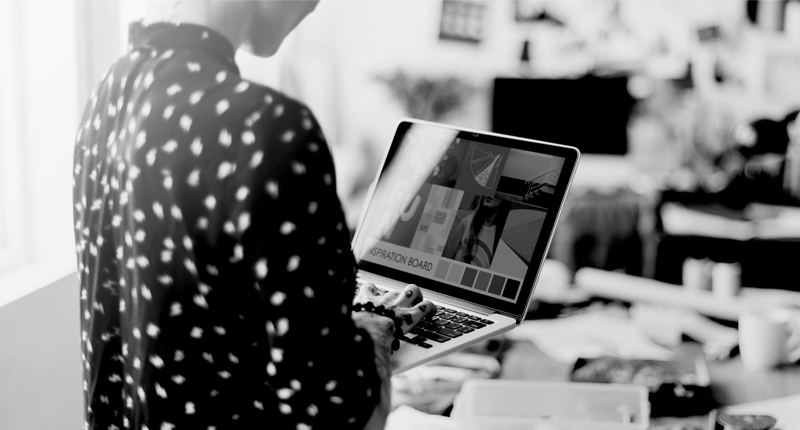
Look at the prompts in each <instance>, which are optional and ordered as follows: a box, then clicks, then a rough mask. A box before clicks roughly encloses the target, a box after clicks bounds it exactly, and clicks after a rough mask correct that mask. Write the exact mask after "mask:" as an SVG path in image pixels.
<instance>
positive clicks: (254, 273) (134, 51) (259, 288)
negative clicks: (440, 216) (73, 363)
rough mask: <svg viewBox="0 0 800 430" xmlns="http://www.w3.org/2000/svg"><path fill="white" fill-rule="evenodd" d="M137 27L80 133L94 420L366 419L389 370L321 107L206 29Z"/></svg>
mask: <svg viewBox="0 0 800 430" xmlns="http://www.w3.org/2000/svg"><path fill="white" fill-rule="evenodd" d="M131 30H132V36H131V40H132V41H133V47H132V48H131V50H130V51H129V52H128V53H127V54H126V55H124V56H123V57H121V58H120V60H119V61H118V62H117V63H116V64H115V65H113V66H112V68H111V70H112V72H109V73H107V74H106V76H105V77H104V78H103V81H102V82H101V83H100V85H98V87H97V90H96V91H95V92H94V93H93V95H92V100H91V103H89V104H87V107H86V111H85V112H84V116H83V119H82V121H81V127H80V128H79V129H78V132H77V138H76V147H75V166H74V170H73V172H74V195H73V204H74V214H75V239H76V242H75V243H76V254H77V258H78V269H79V272H78V274H79V276H78V278H79V282H80V291H81V293H80V305H81V333H82V334H81V345H82V352H83V354H82V358H83V365H84V366H83V367H84V373H83V376H84V381H83V387H84V399H85V405H86V411H85V419H86V423H87V425H86V427H87V428H91V429H103V430H105V429H112V428H115V429H119V430H122V429H126V428H130V429H161V430H164V429H181V428H207V429H223V428H226V429H227V428H263V427H266V428H273V427H276V428H298V429H311V428H337V429H340V428H342V429H345V428H363V426H364V424H365V423H366V421H367V419H368V418H369V416H370V415H371V413H372V410H373V408H374V406H375V405H376V403H377V401H378V399H377V398H373V397H372V396H371V395H370V393H372V392H378V391H376V390H379V389H380V380H379V378H378V376H377V373H376V371H375V365H374V356H373V349H372V348H373V346H372V343H371V342H370V341H367V340H369V339H370V338H369V335H368V334H367V333H366V332H364V331H363V330H361V329H357V328H356V327H355V326H354V325H353V321H352V320H351V319H350V317H349V309H350V302H351V300H352V291H353V288H354V285H355V278H354V273H355V270H354V269H355V261H354V259H353V256H352V254H351V253H349V252H341V250H342V249H349V234H348V232H347V229H345V228H343V223H344V215H343V213H342V211H341V206H340V204H339V201H338V199H337V197H336V194H335V186H334V185H335V184H334V175H333V171H334V169H333V163H332V160H331V156H330V153H329V152H328V148H327V145H326V144H325V141H324V138H323V136H322V133H321V132H320V130H319V127H318V125H317V122H316V121H315V120H314V118H313V116H311V115H310V113H309V112H308V111H307V109H306V108H305V107H304V106H302V105H301V104H300V103H298V102H296V101H294V100H292V99H290V98H288V97H286V96H284V95H282V94H280V93H278V92H275V91H273V90H271V89H269V88H266V87H263V86H260V85H257V84H254V83H251V82H248V81H246V80H243V79H242V78H241V77H240V75H239V71H238V69H237V67H236V65H235V64H234V62H233V53H234V50H233V48H232V47H231V45H230V43H229V42H227V40H226V39H224V37H222V36H221V35H219V34H218V33H216V32H214V31H213V30H211V29H208V28H205V27H201V26H196V25H191V24H181V25H175V24H168V23H155V24H151V25H149V26H146V27H144V26H142V25H141V24H135V25H133V26H132V27H131ZM337 250H339V252H337ZM342 309H344V310H345V312H344V313H342ZM355 339H362V341H360V342H356V341H355ZM309 346H313V347H311V348H310V347H309ZM332 382H333V383H332Z"/></svg>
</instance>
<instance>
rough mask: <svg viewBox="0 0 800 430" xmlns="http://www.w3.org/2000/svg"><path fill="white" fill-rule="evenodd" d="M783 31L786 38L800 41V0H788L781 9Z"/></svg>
mask: <svg viewBox="0 0 800 430" xmlns="http://www.w3.org/2000/svg"><path fill="white" fill-rule="evenodd" d="M783 31H784V32H785V33H786V38H787V39H789V40H792V41H795V42H800V0H790V1H789V2H787V3H786V6H785V9H784V10H783Z"/></svg>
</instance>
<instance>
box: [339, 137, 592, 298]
mask: <svg viewBox="0 0 800 430" xmlns="http://www.w3.org/2000/svg"><path fill="white" fill-rule="evenodd" d="M576 158H577V151H575V150H574V149H572V148H567V147H561V146H557V145H549V144H542V143H536V142H530V141H526V140H517V139H512V138H504V137H499V136H496V135H487V134H482V133H472V132H466V131H460V130H456V129H450V128H447V127H441V126H436V125H433V124H427V123H412V122H403V123H401V124H400V126H399V127H398V131H397V134H396V135H395V140H394V142H393V144H392V147H391V149H390V151H389V154H388V155H387V159H386V161H385V163H384V166H383V170H382V172H381V174H380V176H379V180H378V182H377V183H376V184H375V188H374V190H373V193H372V197H371V199H370V201H369V206H368V207H367V209H366V212H365V214H364V218H363V219H362V221H361V223H360V225H359V231H358V234H357V235H356V239H355V242H354V253H355V255H356V258H357V259H358V260H359V266H360V269H362V270H366V271H368V272H372V273H376V274H378V275H381V276H386V277H389V278H392V279H396V280H398V281H401V282H406V283H414V284H417V285H419V286H423V287H425V288H429V289H432V290H435V291H437V292H441V293H444V294H448V295H451V296H454V297H457V298H459V299H462V300H467V301H470V302H473V303H477V304H480V305H482V306H488V307H492V308H495V309H498V310H504V311H507V312H509V313H512V314H521V313H522V311H523V310H524V308H525V305H526V304H527V301H528V298H529V296H530V292H531V289H532V288H533V282H534V280H535V278H536V276H537V274H538V271H539V268H540V265H541V263H542V260H543V258H544V252H545V248H546V247H547V244H548V243H549V239H550V234H551V232H552V228H553V224H554V223H555V218H556V216H557V213H558V211H559V210H560V207H561V204H562V202H563V198H564V194H565V192H566V188H567V185H568V182H569V180H570V177H571V176H572V171H573V170H574V165H575V162H576Z"/></svg>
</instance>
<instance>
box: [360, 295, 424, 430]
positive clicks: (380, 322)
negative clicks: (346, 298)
mask: <svg viewBox="0 0 800 430" xmlns="http://www.w3.org/2000/svg"><path fill="white" fill-rule="evenodd" d="M353 303H372V304H373V305H375V306H380V305H383V306H384V307H385V308H386V309H387V310H393V311H394V313H395V316H397V317H399V318H400V320H401V321H403V327H402V329H403V334H406V333H408V332H409V331H410V330H411V329H412V328H414V326H416V325H417V323H418V322H419V321H420V320H421V319H422V318H424V317H425V316H426V315H429V314H434V313H436V305H434V304H433V303H431V301H430V300H423V299H422V292H421V291H420V290H419V287H417V286H416V285H408V286H406V288H405V289H403V291H396V290H393V291H390V292H388V293H383V294H381V292H380V291H378V288H377V287H375V284H372V283H364V284H361V288H360V289H359V290H358V294H357V295H356V298H355V299H354V300H353ZM353 321H355V323H356V325H357V326H359V327H361V328H363V329H364V330H366V331H367V332H368V333H369V334H370V336H371V337H372V341H373V343H374V345H375V366H376V368H377V370H378V374H379V375H380V378H381V399H380V402H379V403H378V405H377V406H376V407H375V410H374V411H373V413H372V416H371V417H370V419H369V422H367V425H366V426H365V427H364V428H365V430H372V429H382V428H384V426H385V425H386V417H387V416H388V415H389V411H390V410H391V402H390V400H391V388H392V384H391V376H392V371H391V369H392V364H391V351H392V341H393V340H394V331H395V326H394V321H392V319H391V318H388V317H385V316H382V315H378V314H374V313H372V312H369V311H361V312H353Z"/></svg>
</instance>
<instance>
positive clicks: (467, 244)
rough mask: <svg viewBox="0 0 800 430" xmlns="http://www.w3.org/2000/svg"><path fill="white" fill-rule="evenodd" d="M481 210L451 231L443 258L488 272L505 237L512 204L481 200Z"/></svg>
mask: <svg viewBox="0 0 800 430" xmlns="http://www.w3.org/2000/svg"><path fill="white" fill-rule="evenodd" d="M476 199H477V200H478V207H477V208H476V209H475V211H474V212H473V213H471V214H469V215H467V216H465V217H464V219H462V220H461V222H460V223H458V226H457V227H456V228H454V229H452V230H451V231H450V235H449V236H448V238H447V242H446V243H445V247H444V251H442V257H445V258H450V259H452V260H456V261H463V262H464V263H467V264H471V265H473V266H478V267H483V268H484V269H488V268H489V267H490V266H491V265H492V258H493V257H494V251H495V249H497V244H498V243H499V242H500V236H501V235H502V234H503V226H504V225H505V222H506V217H507V216H508V211H509V210H510V209H511V202H509V201H507V200H502V199H498V198H497V197H492V196H478V197H476Z"/></svg>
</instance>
